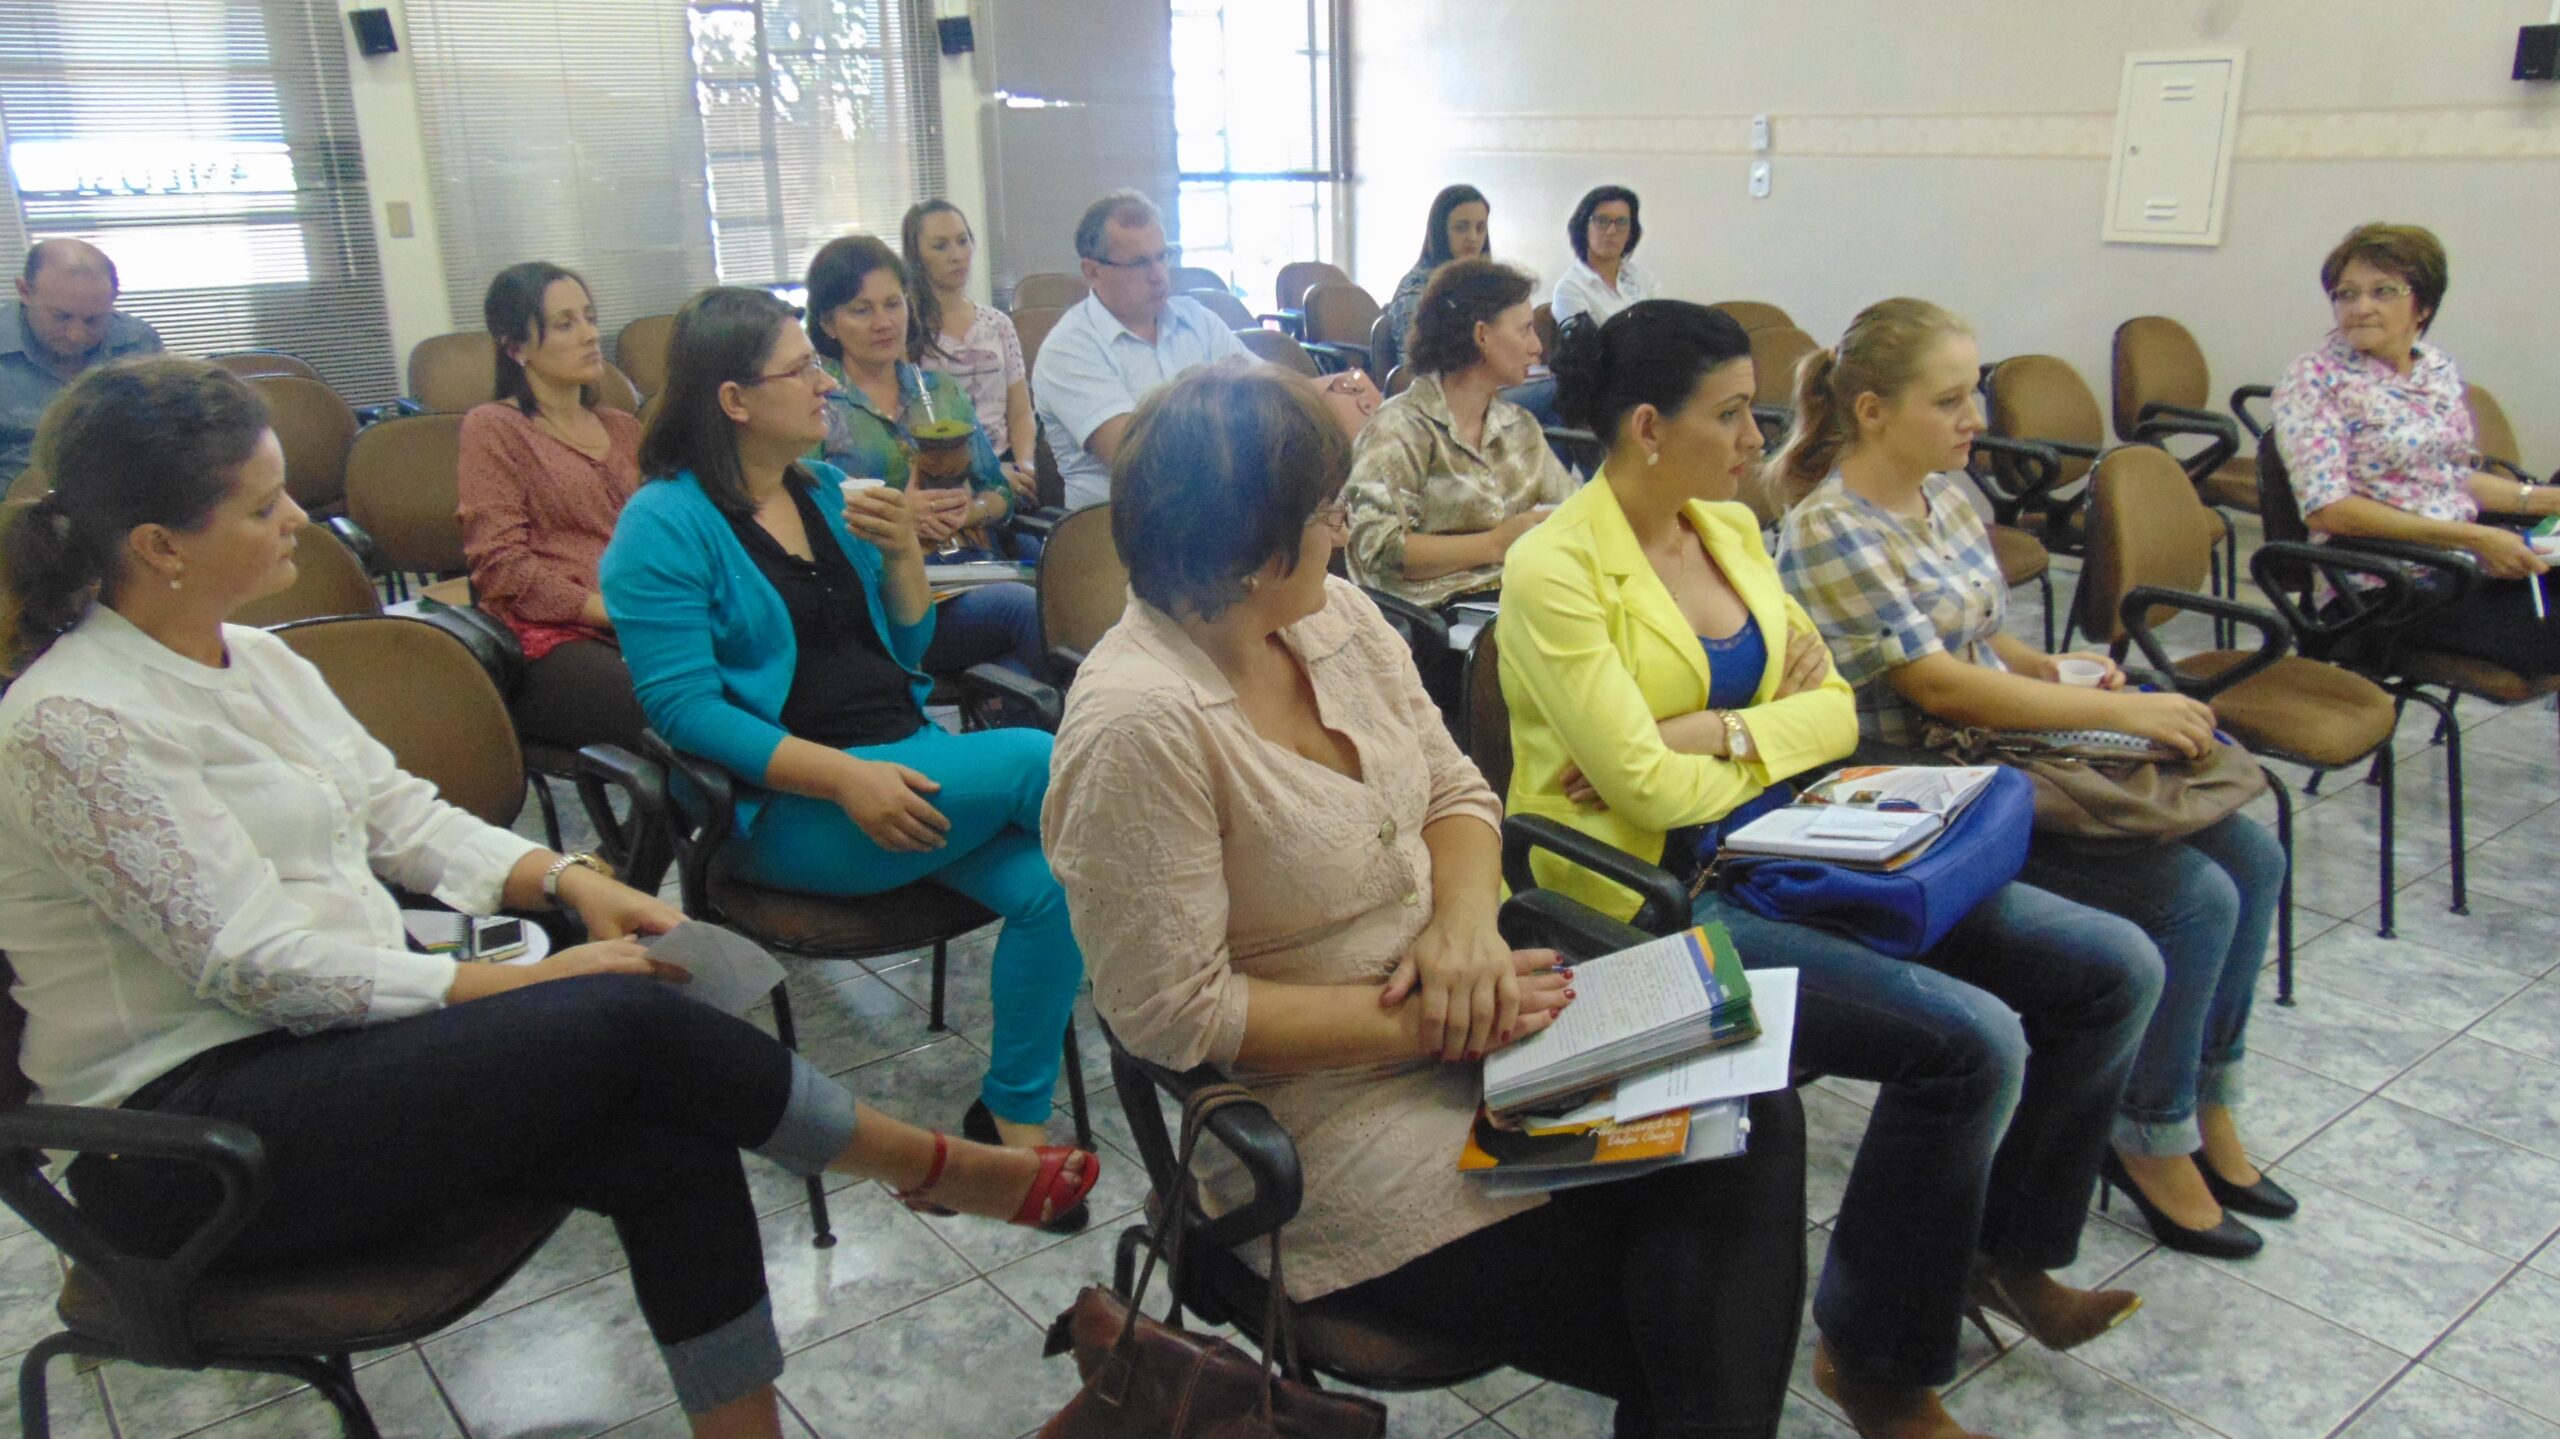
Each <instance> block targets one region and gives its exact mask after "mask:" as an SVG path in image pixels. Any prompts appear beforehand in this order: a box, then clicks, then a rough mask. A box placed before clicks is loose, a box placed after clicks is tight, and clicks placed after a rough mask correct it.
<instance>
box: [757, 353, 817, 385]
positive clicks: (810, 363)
mask: <svg viewBox="0 0 2560 1439" xmlns="http://www.w3.org/2000/svg"><path fill="white" fill-rule="evenodd" d="M826 371H827V362H826V360H825V359H824V358H822V357H821V356H818V355H815V354H813V355H811V356H810V357H809V358H808V359H806V360H803V361H802V362H801V363H800V366H799V368H797V369H791V370H776V371H774V372H773V373H772V374H770V375H758V376H756V377H755V378H754V379H752V380H749V381H747V382H746V383H747V384H749V385H762V384H767V383H770V382H772V381H774V380H798V381H800V382H801V383H803V384H806V383H808V382H809V381H811V380H814V379H816V378H817V377H818V376H820V375H823V374H825V373H826Z"/></svg>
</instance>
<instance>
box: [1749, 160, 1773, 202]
mask: <svg viewBox="0 0 2560 1439" xmlns="http://www.w3.org/2000/svg"><path fill="white" fill-rule="evenodd" d="M1751 198H1752V199H1754V200H1766V199H1768V198H1769V162H1768V161H1766V160H1754V161H1752V162H1751Z"/></svg>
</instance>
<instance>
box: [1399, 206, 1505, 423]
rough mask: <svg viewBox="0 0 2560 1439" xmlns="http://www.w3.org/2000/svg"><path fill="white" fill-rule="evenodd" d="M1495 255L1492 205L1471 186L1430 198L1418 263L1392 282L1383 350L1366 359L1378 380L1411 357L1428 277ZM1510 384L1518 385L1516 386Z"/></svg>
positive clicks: (1407, 361) (1429, 278)
mask: <svg viewBox="0 0 2560 1439" xmlns="http://www.w3.org/2000/svg"><path fill="white" fill-rule="evenodd" d="M1492 254H1493V205H1492V202H1490V201H1488V200H1486V199H1485V197H1484V192H1483V191H1482V190H1479V189H1477V188H1476V187H1475V186H1473V185H1451V186H1449V187H1448V188H1447V189H1445V190H1442V191H1441V192H1440V193H1439V194H1437V195H1434V196H1432V197H1431V216H1430V219H1429V221H1428V222H1427V223H1426V224H1425V225H1424V226H1423V228H1422V258H1420V259H1418V260H1416V261H1414V262H1413V268H1412V269H1410V270H1407V271H1405V272H1404V278H1403V279H1401V280H1398V281H1396V291H1395V293H1394V294H1393V295H1390V296H1388V297H1387V318H1388V319H1389V320H1391V321H1393V323H1392V324H1390V325H1388V326H1387V329H1386V339H1387V343H1386V345H1385V346H1384V347H1383V348H1381V349H1380V350H1378V351H1377V352H1376V353H1374V354H1372V355H1371V356H1370V357H1369V368H1370V369H1372V370H1375V371H1376V372H1377V373H1378V374H1379V375H1380V376H1381V377H1383V376H1385V374H1386V373H1387V371H1389V370H1392V369H1394V368H1395V367H1396V366H1398V365H1400V364H1406V363H1409V362H1410V361H1411V359H1412V352H1413V317H1414V316H1415V314H1417V313H1419V311H1420V309H1421V306H1422V290H1423V287H1424V286H1426V285H1428V284H1430V283H1431V275H1432V272H1433V271H1435V270H1437V269H1439V268H1440V267H1441V266H1443V265H1445V264H1448V263H1449V262H1450V261H1451V260H1481V259H1487V258H1490V257H1491V256H1492ZM1513 383H1515V384H1516V383H1518V381H1514V382H1513Z"/></svg>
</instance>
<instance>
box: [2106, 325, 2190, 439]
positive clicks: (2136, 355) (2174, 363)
mask: <svg viewBox="0 0 2560 1439" xmlns="http://www.w3.org/2000/svg"><path fill="white" fill-rule="evenodd" d="M2110 368H2111V369H2112V370H2113V372H2114V380H2115V409H2114V414H2113V415H2112V416H2111V418H2113V419H2114V421H2115V426H2116V438H2117V439H2119V440H2122V441H2124V442H2125V443H2127V444H2131V443H2133V432H2134V429H2135V427H2137V426H2139V425H2140V424H2141V423H2142V419H2141V416H2142V407H2143V406H2145V405H2149V404H2169V405H2183V406H2185V407H2186V408H2188V409H2191V410H2201V409H2204V408H2206V406H2207V405H2208V404H2210V403H2211V399H2212V393H2213V373H2212V371H2210V370H2209V369H2207V368H2206V367H2205V362H2204V347H2203V346H2201V345H2198V344H2197V343H2196V337H2195V336H2194V335H2192V334H2189V333H2188V332H2187V327H2186V326H2184V325H2181V324H2179V323H2178V322H2177V321H2175V320H2172V319H2170V318H2169V317H2168V316H2166V315H2143V316H2140V317H2138V318H2136V319H2131V320H2127V321H2125V322H2124V323H2123V324H2121V325H2118V326H2116V342H2115V353H2114V358H2113V360H2112V361H2111V362H2110Z"/></svg>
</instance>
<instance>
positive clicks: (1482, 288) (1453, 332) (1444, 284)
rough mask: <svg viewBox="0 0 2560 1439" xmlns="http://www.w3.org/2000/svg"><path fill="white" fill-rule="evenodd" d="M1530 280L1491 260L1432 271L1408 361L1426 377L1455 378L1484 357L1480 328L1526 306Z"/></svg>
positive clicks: (1462, 262) (1463, 262)
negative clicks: (1477, 336) (1450, 376)
mask: <svg viewBox="0 0 2560 1439" xmlns="http://www.w3.org/2000/svg"><path fill="white" fill-rule="evenodd" d="M1533 288H1534V287H1533V286H1532V285H1531V284H1530V283H1529V277H1528V276H1526V275H1524V274H1521V273H1520V272H1519V271H1518V270H1515V269H1513V268H1511V267H1510V266H1509V265H1504V264H1499V263H1497V262H1495V261H1492V260H1452V261H1450V262H1449V263H1448V264H1445V265H1443V266H1441V267H1440V268H1439V269H1438V270H1436V271H1433V272H1432V275H1431V283H1430V284H1429V285H1427V286H1425V287H1424V288H1423V291H1422V302H1421V303H1420V304H1419V305H1416V306H1415V307H1414V311H1413V344H1412V347H1411V349H1410V350H1409V351H1408V352H1407V353H1406V355H1405V359H1406V360H1407V361H1408V362H1410V363H1411V364H1412V366H1413V367H1414V368H1415V369H1416V370H1419V371H1421V372H1422V373H1423V374H1426V375H1452V374H1456V373H1457V372H1458V371H1460V370H1463V369H1465V368H1466V367H1467V366H1469V365H1472V364H1474V363H1475V362H1476V361H1478V360H1480V359H1483V358H1484V349H1483V347H1482V346H1480V345H1478V344H1477V343H1476V326H1477V325H1478V324H1487V325H1489V324H1492V323H1493V322H1494V321H1496V320H1498V319H1500V318H1502V312H1503V311H1505V310H1508V309H1510V308H1511V307H1512V306H1514V305H1520V304H1526V303H1527V302H1528V299H1529V296H1530V294H1531V292H1532V290H1533Z"/></svg>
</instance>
